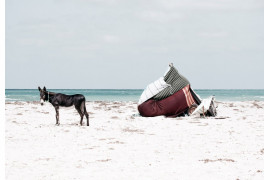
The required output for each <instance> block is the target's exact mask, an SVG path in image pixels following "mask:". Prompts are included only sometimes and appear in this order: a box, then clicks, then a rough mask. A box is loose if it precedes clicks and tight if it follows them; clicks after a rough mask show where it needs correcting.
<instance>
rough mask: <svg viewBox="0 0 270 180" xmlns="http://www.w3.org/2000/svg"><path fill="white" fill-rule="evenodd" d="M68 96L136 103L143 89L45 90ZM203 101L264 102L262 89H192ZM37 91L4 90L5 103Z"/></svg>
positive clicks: (26, 98) (30, 98)
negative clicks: (213, 98) (208, 99)
mask: <svg viewBox="0 0 270 180" xmlns="http://www.w3.org/2000/svg"><path fill="white" fill-rule="evenodd" d="M47 90H48V91H50V92H55V93H64V94H68V95H72V94H83V95H84V96H85V98H86V101H133V102H137V101H138V100H139V98H140V96H141V94H142V92H143V89H47ZM194 91H195V93H196V94H198V95H199V96H200V98H202V99H204V98H207V97H209V96H215V98H216V101H253V100H257V101H264V89H194ZM39 100H40V99H39V91H38V89H6V90H5V101H39Z"/></svg>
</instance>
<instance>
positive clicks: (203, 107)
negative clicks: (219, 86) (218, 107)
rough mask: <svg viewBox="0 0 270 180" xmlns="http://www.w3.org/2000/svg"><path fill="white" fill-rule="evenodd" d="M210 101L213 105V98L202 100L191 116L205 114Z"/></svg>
mask: <svg viewBox="0 0 270 180" xmlns="http://www.w3.org/2000/svg"><path fill="white" fill-rule="evenodd" d="M211 101H214V103H215V98H214V96H210V97H208V98H207V99H203V100H202V102H201V104H200V105H199V106H198V107H197V108H196V109H195V110H194V111H193V113H192V114H191V115H200V114H203V113H206V111H207V110H208V109H209V107H210V104H211Z"/></svg>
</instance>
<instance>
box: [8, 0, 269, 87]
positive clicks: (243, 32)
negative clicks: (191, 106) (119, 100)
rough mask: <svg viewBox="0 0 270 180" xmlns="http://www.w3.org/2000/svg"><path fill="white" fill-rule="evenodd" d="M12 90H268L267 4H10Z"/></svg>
mask: <svg viewBox="0 0 270 180" xmlns="http://www.w3.org/2000/svg"><path fill="white" fill-rule="evenodd" d="M5 11H6V15H5V28H6V29H5V30H6V41H5V42H6V45H5V50H6V52H5V56H6V61H5V88H6V89H16V88H19V89H28V88H29V89H34V88H37V87H38V86H42V87H43V86H46V87H47V88H49V89H57V88H60V89H61V88H67V89H80V88H83V89H144V88H145V87H146V86H147V85H148V84H149V83H151V82H153V81H155V80H156V79H158V78H159V77H161V76H163V74H164V72H165V71H166V69H167V67H168V64H169V63H170V62H173V64H174V66H175V67H176V68H177V69H178V71H179V72H180V73H181V74H182V75H184V76H185V77H186V78H187V79H188V80H189V81H190V83H191V87H193V88H194V89H263V88H264V49H263V48H264V47H263V44H264V32H263V31H264V17H263V13H264V11H263V0H238V1H235V0H205V1H201V0H149V1H142V0H136V1H135V0H130V1H125V0H76V1H75V0H46V1H37V0H24V1H20V0H8V1H6V9H5Z"/></svg>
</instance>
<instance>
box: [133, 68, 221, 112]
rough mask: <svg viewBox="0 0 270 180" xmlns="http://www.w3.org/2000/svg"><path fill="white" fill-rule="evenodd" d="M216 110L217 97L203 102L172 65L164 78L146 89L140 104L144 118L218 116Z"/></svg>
mask: <svg viewBox="0 0 270 180" xmlns="http://www.w3.org/2000/svg"><path fill="white" fill-rule="evenodd" d="M216 108H217V104H216V103H215V97H214V96H211V97H209V98H207V99H203V100H202V99H201V98H200V96H199V95H197V94H196V93H195V91H194V90H193V89H192V88H191V85H190V82H189V81H188V80H187V79H186V78H185V77H184V76H183V75H181V74H180V73H179V72H178V70H177V69H176V68H175V67H174V66H173V64H172V63H170V64H169V69H168V70H167V71H166V72H165V75H164V76H162V77H160V78H159V79H158V80H156V81H154V82H153V83H150V84H149V85H148V86H147V87H146V88H145V90H144V91H143V93H142V94H141V97H140V99H139V102H138V111H139V113H140V115H141V116H144V117H154V116H161V115H164V116H166V117H178V116H197V115H198V116H199V117H200V116H201V115H202V117H205V116H216V115H217V112H216Z"/></svg>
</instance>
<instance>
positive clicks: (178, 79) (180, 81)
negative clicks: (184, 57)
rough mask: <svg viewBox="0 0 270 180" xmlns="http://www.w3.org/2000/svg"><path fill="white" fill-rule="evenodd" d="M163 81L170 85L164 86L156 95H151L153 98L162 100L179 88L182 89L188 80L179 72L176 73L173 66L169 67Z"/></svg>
mask: <svg viewBox="0 0 270 180" xmlns="http://www.w3.org/2000/svg"><path fill="white" fill-rule="evenodd" d="M164 81H165V82H166V83H167V84H170V85H171V86H170V87H167V88H165V89H164V90H162V91H161V92H159V93H158V94H157V95H155V96H154V97H153V99H154V100H162V99H165V98H167V97H169V96H171V95H173V94H174V93H176V92H177V91H179V90H180V89H183V88H184V87H185V86H187V85H188V84H189V81H188V80H187V79H186V78H185V77H184V76H183V75H181V74H179V73H178V71H177V69H176V68H175V67H173V66H172V67H171V68H170V70H169V71H168V72H167V73H166V75H165V76H164Z"/></svg>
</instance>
